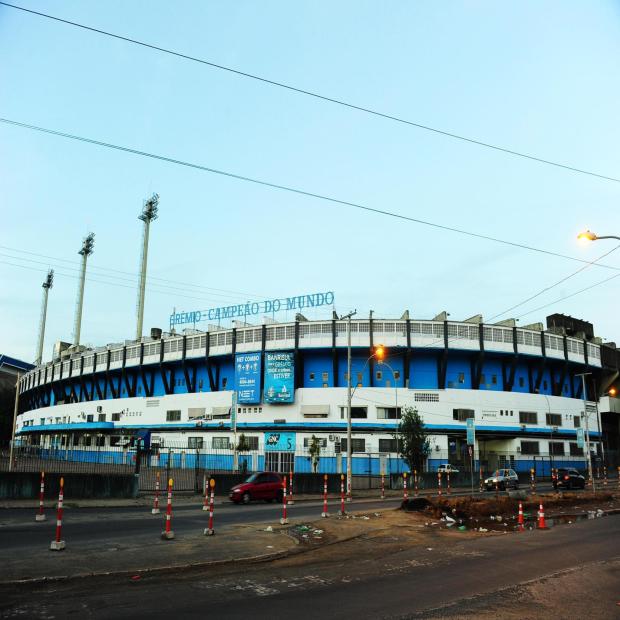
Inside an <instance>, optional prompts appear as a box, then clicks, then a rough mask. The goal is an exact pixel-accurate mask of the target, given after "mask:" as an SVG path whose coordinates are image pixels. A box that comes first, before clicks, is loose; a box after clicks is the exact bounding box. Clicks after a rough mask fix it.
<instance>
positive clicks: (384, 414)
mask: <svg viewBox="0 0 620 620" xmlns="http://www.w3.org/2000/svg"><path fill="white" fill-rule="evenodd" d="M400 417H401V408H400V407H399V408H398V409H396V407H377V419H378V420H400ZM379 452H396V450H379Z"/></svg>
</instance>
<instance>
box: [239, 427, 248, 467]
mask: <svg viewBox="0 0 620 620" xmlns="http://www.w3.org/2000/svg"><path fill="white" fill-rule="evenodd" d="M249 451H250V442H249V441H248V439H247V437H246V436H245V434H244V433H241V435H239V440H238V441H237V452H249ZM247 471H248V461H247V459H242V461H241V473H242V474H245V473H246V472H247Z"/></svg>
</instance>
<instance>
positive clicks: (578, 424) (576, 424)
mask: <svg viewBox="0 0 620 620" xmlns="http://www.w3.org/2000/svg"><path fill="white" fill-rule="evenodd" d="M573 425H574V427H575V428H581V417H580V416H578V415H574V416H573Z"/></svg>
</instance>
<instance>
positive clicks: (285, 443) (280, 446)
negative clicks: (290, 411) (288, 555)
mask: <svg viewBox="0 0 620 620" xmlns="http://www.w3.org/2000/svg"><path fill="white" fill-rule="evenodd" d="M294 451H295V433H280V432H275V433H265V452H294Z"/></svg>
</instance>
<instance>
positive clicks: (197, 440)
mask: <svg viewBox="0 0 620 620" xmlns="http://www.w3.org/2000/svg"><path fill="white" fill-rule="evenodd" d="M203 445H204V439H203V438H202V437H188V438H187V447H188V448H190V449H193V450H202V447H203Z"/></svg>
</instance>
